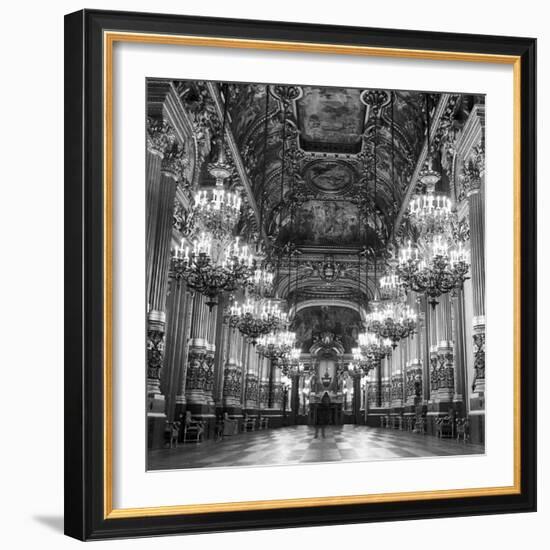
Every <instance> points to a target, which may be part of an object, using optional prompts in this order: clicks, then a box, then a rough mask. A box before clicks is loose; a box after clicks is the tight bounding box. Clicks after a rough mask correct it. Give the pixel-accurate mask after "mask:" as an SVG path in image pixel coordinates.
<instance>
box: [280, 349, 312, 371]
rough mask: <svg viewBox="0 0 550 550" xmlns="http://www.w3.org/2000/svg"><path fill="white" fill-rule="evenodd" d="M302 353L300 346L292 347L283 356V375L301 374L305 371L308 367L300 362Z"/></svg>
mask: <svg viewBox="0 0 550 550" xmlns="http://www.w3.org/2000/svg"><path fill="white" fill-rule="evenodd" d="M301 354H302V352H301V350H300V348H292V349H291V350H290V352H289V353H288V354H287V355H285V356H284V357H283V358H282V360H281V362H280V364H281V372H282V374H283V376H289V375H290V376H292V375H300V374H302V373H303V372H304V371H305V369H306V367H305V365H304V363H301V362H300V355H301Z"/></svg>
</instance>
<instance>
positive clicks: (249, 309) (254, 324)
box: [227, 296, 288, 345]
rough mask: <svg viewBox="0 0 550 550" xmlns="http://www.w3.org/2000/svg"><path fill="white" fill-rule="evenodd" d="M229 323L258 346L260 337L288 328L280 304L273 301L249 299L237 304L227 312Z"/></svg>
mask: <svg viewBox="0 0 550 550" xmlns="http://www.w3.org/2000/svg"><path fill="white" fill-rule="evenodd" d="M227 321H228V323H229V325H230V326H231V327H233V328H237V329H238V330H239V332H240V333H241V334H244V335H245V336H247V337H248V338H249V339H250V341H251V342H252V344H253V345H256V343H257V341H258V338H260V336H262V335H265V334H269V333H270V332H274V331H277V330H281V329H283V328H286V326H287V323H288V319H287V315H286V313H285V312H284V311H282V310H281V308H280V306H279V304H278V303H277V302H275V301H273V300H269V299H261V298H258V297H255V296H253V297H248V298H247V299H246V300H245V301H244V303H239V302H237V301H235V303H234V304H233V305H232V306H231V307H230V308H229V310H228V312H227Z"/></svg>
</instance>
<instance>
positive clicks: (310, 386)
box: [65, 10, 537, 540]
mask: <svg viewBox="0 0 550 550" xmlns="http://www.w3.org/2000/svg"><path fill="white" fill-rule="evenodd" d="M65 69H66V72H65V227H66V239H65V247H66V279H65V280H66V295H65V315H66V327H65V341H66V347H65V384H66V386H65V415H66V416H65V434H66V446H65V473H66V479H65V507H66V509H65V526H66V527H65V528H66V533H67V534H68V535H70V536H73V537H76V538H79V539H82V540H89V539H102V538H113V537H135V536H149V535H160V534H170V533H174V534H175V533H196V532H211V531H220V530H236V529H260V528H275V527H291V526H306V525H329V524H338V523H352V522H368V521H382V520H397V519H409V518H428V517H443V516H456V515H471V514H487V513H503V512H522V511H523V512H526V511H534V510H535V507H536V477H535V476H536V441H535V434H536V415H535V411H536V306H537V302H536V275H535V273H536V269H535V265H536V246H535V228H536V217H535V215H536V211H535V169H536V165H535V164H536V158H535V137H536V136H535V40H534V39H530V38H511V37H495V36H473V35H465V34H440V33H428V32H416V31H402V30H387V29H370V28H355V27H332V26H321V25H307V24H295V23H292V24H291V23H277V22H267V21H243V20H231V19H211V18H201V17H187V16H172V15H160V14H142V13H122V12H103V11H88V10H84V11H81V12H78V13H73V14H70V15H67V16H66V19H65Z"/></svg>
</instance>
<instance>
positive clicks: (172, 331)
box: [161, 277, 188, 422]
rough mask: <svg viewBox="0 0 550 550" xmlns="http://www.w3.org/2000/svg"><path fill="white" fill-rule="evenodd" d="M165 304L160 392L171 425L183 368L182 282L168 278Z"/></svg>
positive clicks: (184, 307)
mask: <svg viewBox="0 0 550 550" xmlns="http://www.w3.org/2000/svg"><path fill="white" fill-rule="evenodd" d="M166 302H167V303H166V347H165V354H164V368H163V369H162V376H161V391H162V393H163V394H164V395H165V396H166V415H167V418H168V421H169V422H172V421H173V420H174V419H175V418H176V417H175V414H176V395H177V394H178V391H179V389H180V386H181V370H182V368H184V366H185V365H186V361H184V358H185V353H186V347H187V346H186V340H187V338H186V328H187V327H186V321H187V317H188V316H187V306H188V292H187V287H186V285H185V283H184V282H183V281H180V280H177V279H175V278H173V277H172V278H170V280H169V291H168V296H167V300H166Z"/></svg>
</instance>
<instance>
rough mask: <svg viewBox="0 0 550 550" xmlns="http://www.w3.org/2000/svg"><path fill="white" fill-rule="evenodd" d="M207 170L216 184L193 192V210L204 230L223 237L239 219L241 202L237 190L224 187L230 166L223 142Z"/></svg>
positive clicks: (230, 231)
mask: <svg viewBox="0 0 550 550" xmlns="http://www.w3.org/2000/svg"><path fill="white" fill-rule="evenodd" d="M208 172H209V173H210V174H211V175H212V176H213V177H214V178H215V180H216V184H215V185H214V187H207V188H202V189H199V190H198V191H197V192H196V193H195V196H194V199H195V212H196V213H197V215H198V217H199V219H200V220H201V221H202V224H203V227H204V229H205V230H207V231H208V232H210V233H212V235H213V236H214V237H216V238H223V237H224V236H225V235H228V234H231V233H232V232H233V229H234V228H235V225H236V224H237V222H238V221H239V216H240V212H241V203H242V200H241V197H240V194H239V193H238V192H234V191H228V190H227V189H225V187H224V180H225V179H227V178H228V177H229V176H230V175H231V166H230V165H229V163H227V162H226V161H225V155H224V152H223V144H222V146H220V152H219V156H218V160H217V161H216V162H214V163H212V164H210V165H209V166H208Z"/></svg>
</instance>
